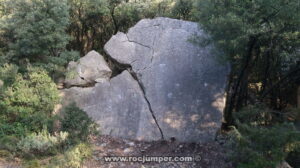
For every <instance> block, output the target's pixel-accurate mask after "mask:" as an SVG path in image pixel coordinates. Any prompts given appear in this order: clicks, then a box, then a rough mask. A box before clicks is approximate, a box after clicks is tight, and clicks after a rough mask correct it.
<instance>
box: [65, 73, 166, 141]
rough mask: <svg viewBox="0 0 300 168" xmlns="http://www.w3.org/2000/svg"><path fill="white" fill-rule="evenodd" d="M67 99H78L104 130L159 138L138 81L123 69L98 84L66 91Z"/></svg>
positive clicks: (153, 138) (132, 137) (132, 136)
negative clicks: (118, 73)
mask: <svg viewBox="0 0 300 168" xmlns="http://www.w3.org/2000/svg"><path fill="white" fill-rule="evenodd" d="M63 94H64V97H65V98H66V99H65V100H64V101H65V102H69V103H70V102H72V101H75V102H76V103H77V105H78V106H79V107H80V108H82V109H83V110H84V111H86V112H87V113H88V115H89V116H90V117H92V118H93V119H94V121H96V122H97V123H98V124H99V125H100V128H101V133H102V134H105V135H113V136H118V137H123V138H130V139H139V140H158V139H160V138H161V135H160V132H159V129H158V127H157V125H156V123H155V121H154V119H153V117H152V114H151V112H150V111H149V107H148V104H147V102H146V100H145V99H144V95H143V92H142V90H141V89H140V86H139V84H138V83H137V81H135V80H134V79H133V77H132V76H131V75H130V74H129V72H128V71H123V72H122V73H121V74H120V75H118V76H116V77H114V78H112V79H111V80H110V81H104V82H102V83H97V84H96V85H95V87H87V88H80V87H72V88H69V89H64V90H63Z"/></svg>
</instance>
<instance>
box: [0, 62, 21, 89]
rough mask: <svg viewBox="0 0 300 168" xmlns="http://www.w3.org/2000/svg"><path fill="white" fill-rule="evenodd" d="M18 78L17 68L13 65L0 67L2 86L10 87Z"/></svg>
mask: <svg viewBox="0 0 300 168" xmlns="http://www.w3.org/2000/svg"><path fill="white" fill-rule="evenodd" d="M17 76H18V66H16V65H14V64H4V65H3V66H1V67H0V80H2V81H3V84H4V86H11V85H12V84H13V83H14V81H15V79H16V77H17Z"/></svg>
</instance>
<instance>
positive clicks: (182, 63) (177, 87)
mask: <svg viewBox="0 0 300 168" xmlns="http://www.w3.org/2000/svg"><path fill="white" fill-rule="evenodd" d="M203 35H205V34H204V33H203V31H202V30H201V29H200V28H199V27H198V24H197V23H193V22H187V21H181V20H175V19H169V18H156V19H143V20H141V21H140V22H138V23H137V24H136V25H135V26H134V27H132V28H131V29H129V31H128V33H127V34H125V33H117V34H116V35H114V36H113V37H112V38H111V39H110V40H109V42H107V44H106V45H105V47H104V49H105V51H106V53H107V54H108V55H109V56H110V57H111V58H112V59H113V60H114V62H119V63H120V64H126V65H127V66H125V67H128V66H129V65H130V66H131V67H132V70H131V71H130V73H129V72H128V71H127V70H124V71H123V72H122V73H121V74H119V75H117V76H115V77H114V78H112V79H110V81H109V80H102V82H96V84H95V86H92V87H87V88H86V87H84V88H81V87H72V88H70V89H65V90H64V91H63V92H64V94H65V99H64V100H65V101H75V102H76V103H77V105H78V106H79V107H80V108H82V109H83V110H85V111H86V112H87V113H88V114H89V115H90V116H91V117H92V118H93V119H94V120H95V121H97V122H98V123H99V124H100V127H101V131H102V133H103V134H110V135H114V136H118V137H124V138H130V139H140V140H157V139H160V138H162V137H164V138H165V139H169V138H172V137H174V138H176V139H177V140H179V141H185V142H207V141H211V140H213V139H214V136H215V133H216V131H217V129H219V128H220V126H221V122H222V116H223V114H222V111H223V108H224V106H225V96H224V90H225V85H226V76H227V74H228V72H229V68H228V66H225V65H222V64H220V63H218V61H217V59H216V56H215V53H216V52H214V51H216V50H215V49H214V47H213V46H207V47H200V46H199V45H197V44H195V43H193V42H191V41H192V40H191V39H192V38H193V37H196V36H203ZM91 61H93V59H91V60H89V61H87V62H86V64H85V65H91V64H92V65H94V67H96V66H98V63H97V62H96V61H95V62H91ZM79 62H80V61H79ZM72 64H74V63H71V65H70V67H72V66H73V67H78V64H79V63H77V64H76V65H72ZM75 69H78V68H75ZM79 69H80V68H79ZM76 72H78V76H79V78H80V79H82V75H81V74H80V73H79V72H81V71H78V70H77V71H76ZM92 72H94V71H92ZM108 72H110V71H108ZM97 73H99V71H97ZM97 73H95V76H96V77H93V78H88V79H89V81H97V80H96V79H97V77H98V76H97ZM92 76H94V75H92ZM101 76H102V75H101ZM107 76H109V75H107ZM79 78H77V79H78V81H80V80H79ZM84 79H86V77H84ZM105 79H106V78H105ZM78 81H76V82H77V83H76V82H75V83H76V85H74V84H73V85H72V86H81V84H80V82H78ZM81 82H82V81H81ZM71 83H72V82H71ZM78 83H79V84H78Z"/></svg>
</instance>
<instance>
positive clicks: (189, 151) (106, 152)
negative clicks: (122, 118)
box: [84, 135, 232, 168]
mask: <svg viewBox="0 0 300 168" xmlns="http://www.w3.org/2000/svg"><path fill="white" fill-rule="evenodd" d="M92 143H93V144H94V148H93V157H92V159H90V160H87V161H86V163H85V164H84V166H85V167H87V168H232V165H231V163H230V161H229V159H228V151H227V150H226V149H225V148H224V147H223V146H222V145H220V144H219V143H217V142H211V143H202V144H200V143H180V142H177V141H175V140H173V141H171V140H170V141H152V142H145V141H134V140H126V139H120V138H113V137H110V136H103V135H102V136H97V137H94V138H93V139H92ZM105 156H159V157H161V156H166V157H172V156H173V157H189V156H192V157H197V159H196V160H197V161H192V162H161V163H158V162H146V163H142V162H106V161H105V159H104V157H105Z"/></svg>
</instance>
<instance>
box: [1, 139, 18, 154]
mask: <svg viewBox="0 0 300 168" xmlns="http://www.w3.org/2000/svg"><path fill="white" fill-rule="evenodd" d="M18 142H19V139H18V138H17V137H16V136H4V137H2V138H1V139H0V149H2V150H7V151H10V152H15V151H16V150H17V147H16V144H17V143H18Z"/></svg>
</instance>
